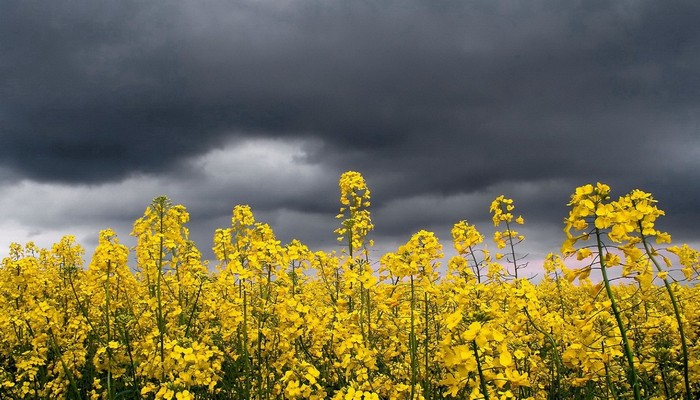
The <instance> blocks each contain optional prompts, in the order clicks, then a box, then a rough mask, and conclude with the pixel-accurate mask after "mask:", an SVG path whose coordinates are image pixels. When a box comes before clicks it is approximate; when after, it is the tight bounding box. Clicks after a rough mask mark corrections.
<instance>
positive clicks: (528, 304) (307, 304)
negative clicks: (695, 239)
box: [0, 172, 700, 400]
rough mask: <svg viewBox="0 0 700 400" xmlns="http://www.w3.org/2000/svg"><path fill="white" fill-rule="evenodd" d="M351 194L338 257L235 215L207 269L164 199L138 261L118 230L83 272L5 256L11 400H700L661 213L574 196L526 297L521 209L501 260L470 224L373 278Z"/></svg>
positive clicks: (687, 299)
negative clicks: (448, 248) (446, 248)
mask: <svg viewBox="0 0 700 400" xmlns="http://www.w3.org/2000/svg"><path fill="white" fill-rule="evenodd" d="M339 187H340V203H341V210H340V214H339V215H338V219H340V220H341V226H340V228H338V230H337V231H336V233H337V235H338V236H339V237H340V240H341V244H342V245H343V247H344V249H343V251H341V252H339V253H336V252H325V251H318V250H313V249H309V248H308V247H307V246H306V245H305V244H304V243H302V242H300V241H298V240H292V241H291V242H289V243H287V244H283V243H281V241H280V240H279V239H278V238H277V236H276V235H275V233H274V231H273V228H272V227H271V226H270V225H268V224H266V223H264V222H261V221H258V220H257V219H256V218H255V216H254V214H253V211H252V209H251V207H250V206H247V205H238V206H235V207H234V208H233V211H232V218H231V224H230V225H229V226H227V227H224V228H220V229H217V230H216V231H215V232H214V235H213V243H212V251H213V254H214V257H215V261H214V263H213V265H211V266H209V265H208V264H207V261H205V260H203V259H202V254H201V253H200V251H199V250H198V248H197V246H196V245H195V244H194V243H193V242H192V241H191V240H190V239H189V231H188V229H187V227H186V224H187V223H188V221H189V214H188V213H187V210H186V209H185V207H184V206H181V205H174V204H172V203H171V202H170V200H169V199H167V198H166V197H159V198H156V199H154V201H153V203H152V204H151V205H150V206H149V207H148V208H147V209H146V211H145V212H144V215H143V216H142V217H141V218H139V219H137V220H136V222H135V224H134V228H133V232H132V235H134V236H135V237H136V245H135V247H134V248H132V249H129V248H127V247H126V246H125V245H123V244H122V243H121V242H120V240H119V238H118V237H117V235H116V233H115V232H114V231H113V230H110V229H105V230H103V231H101V232H100V233H99V235H98V245H97V248H96V249H95V252H94V254H92V255H91V257H90V259H89V261H88V262H87V263H86V262H85V261H84V260H83V257H84V251H83V249H82V247H81V246H80V245H78V244H77V243H76V242H75V238H74V237H72V236H66V237H64V238H62V239H61V240H60V241H59V242H57V243H56V244H55V245H53V246H52V247H51V248H50V249H41V248H38V247H37V246H36V245H35V244H33V243H31V242H30V243H27V244H26V245H20V244H12V245H11V246H10V249H9V255H8V257H6V258H5V259H3V260H2V264H1V265H0V398H1V399H13V400H14V399H23V400H25V399H26V400H29V399H60V398H70V399H74V398H75V399H109V400H113V399H140V398H145V399H167V400H171V399H175V400H190V399H191V400H195V399H231V398H241V399H272V398H275V399H319V400H321V399H337V400H366V399H372V400H380V399H396V400H403V399H410V400H417V399H485V398H488V399H552V398H589V399H594V398H596V399H597V398H632V397H633V396H634V395H635V386H636V387H637V389H636V390H637V392H638V393H639V397H640V398H641V397H642V396H643V397H644V398H650V399H651V398H685V399H689V398H697V396H699V395H700V385H699V384H698V382H700V361H699V360H700V337H699V335H700V291H699V290H698V287H697V285H696V283H697V279H698V274H699V273H700V253H699V252H698V251H697V250H695V249H693V248H691V247H689V246H688V245H684V244H679V245H669V244H670V243H671V236H670V234H668V233H665V232H662V231H659V230H658V229H657V227H656V222H657V220H658V218H660V217H661V216H663V215H664V212H663V211H662V210H660V209H659V208H658V207H657V201H656V200H655V199H654V198H653V197H652V196H651V194H648V193H645V192H642V191H638V190H635V191H632V192H630V193H628V194H627V195H625V196H622V197H620V198H619V199H618V200H612V199H611V197H610V193H611V189H610V187H609V186H607V185H605V184H601V183H599V184H596V185H592V184H589V185H584V186H581V187H579V188H577V189H576V190H575V192H574V193H573V195H572V196H571V202H570V203H569V206H570V207H571V208H570V213H569V215H568V217H567V218H566V219H565V220H564V232H565V238H564V243H563V245H562V249H561V253H562V254H557V253H550V254H548V255H547V256H546V257H545V259H544V261H543V264H542V265H540V266H537V265H531V267H532V268H538V267H541V268H542V272H543V273H540V274H538V277H537V278H536V279H519V278H518V276H517V271H518V269H521V268H522V266H523V265H524V264H525V263H523V262H521V260H522V257H524V256H522V255H520V256H519V255H518V253H516V251H515V246H516V245H518V244H520V243H521V242H522V240H523V237H522V235H520V234H519V233H517V232H516V231H515V230H513V229H512V228H513V226H512V225H513V224H515V225H522V224H524V218H523V217H522V216H515V215H514V214H513V211H514V208H515V206H514V202H513V200H512V199H508V198H505V197H504V196H499V197H497V198H496V199H495V200H494V202H493V203H492V204H491V207H490V212H491V213H492V221H493V223H494V225H495V226H496V227H498V226H500V225H501V224H503V225H505V228H504V229H501V230H499V231H497V232H496V234H495V235H494V241H495V244H496V247H497V248H498V249H499V250H498V251H499V252H500V253H496V254H495V255H494V256H493V258H492V256H491V253H490V252H489V251H488V250H487V248H486V245H485V244H484V237H483V235H482V234H481V233H479V231H478V230H477V227H476V226H474V225H471V224H469V223H467V222H466V220H462V221H459V222H457V223H456V224H455V225H454V226H453V228H452V231H451V234H452V240H453V246H454V249H455V251H456V254H455V255H454V256H453V257H452V258H450V259H449V260H448V262H447V263H444V265H443V261H442V260H443V256H444V254H443V244H442V243H441V242H440V240H439V239H438V237H437V236H436V235H435V234H434V233H433V232H429V231H425V230H420V231H418V232H416V233H415V234H413V235H412V236H410V237H407V241H406V242H405V243H404V244H402V245H400V246H398V248H397V249H396V250H395V251H393V252H389V253H386V254H384V255H376V258H375V254H371V253H370V252H369V251H368V249H369V248H370V247H371V241H370V240H369V238H368V235H369V234H370V233H371V231H372V229H373V225H372V222H371V217H370V214H369V205H370V204H369V200H370V191H369V189H368V187H367V185H366V183H365V181H364V178H363V177H362V176H361V175H360V174H359V173H357V172H348V173H345V174H343V176H342V177H341V180H340V186H339ZM652 239H653V240H652ZM665 245H669V247H667V248H664V247H655V246H665ZM518 251H519V250H518ZM567 256H568V257H569V258H567ZM598 276H603V278H604V279H603V280H602V281H600V278H598ZM625 343H627V345H625ZM630 371H633V372H634V375H633V376H632V375H631V374H630ZM633 378H634V379H633Z"/></svg>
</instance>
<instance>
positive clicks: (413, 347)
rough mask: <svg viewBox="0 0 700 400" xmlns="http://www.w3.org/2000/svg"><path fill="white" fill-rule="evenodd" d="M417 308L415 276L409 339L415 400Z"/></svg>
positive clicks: (412, 392)
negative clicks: (415, 314) (415, 313)
mask: <svg viewBox="0 0 700 400" xmlns="http://www.w3.org/2000/svg"><path fill="white" fill-rule="evenodd" d="M415 308H416V291H415V285H414V283H413V275H411V334H410V336H409V338H408V342H409V346H410V350H411V397H410V400H413V399H414V397H415V394H416V376H417V372H418V371H417V370H418V365H417V364H418V363H417V361H418V360H417V358H418V354H417V353H418V346H417V343H416V322H415V316H414V315H413V314H414V312H415Z"/></svg>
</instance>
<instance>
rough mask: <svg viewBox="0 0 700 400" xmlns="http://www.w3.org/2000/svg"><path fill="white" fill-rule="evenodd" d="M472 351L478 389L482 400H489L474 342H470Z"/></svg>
mask: <svg viewBox="0 0 700 400" xmlns="http://www.w3.org/2000/svg"><path fill="white" fill-rule="evenodd" d="M472 351H473V352H474V358H475V359H476V370H477V372H478V373H479V387H481V393H482V394H483V395H484V400H489V391H488V390H487V389H486V379H485V378H484V370H483V369H482V368H481V360H480V359H479V350H478V349H477V348H476V340H472Z"/></svg>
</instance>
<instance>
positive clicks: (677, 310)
mask: <svg viewBox="0 0 700 400" xmlns="http://www.w3.org/2000/svg"><path fill="white" fill-rule="evenodd" d="M637 224H638V225H639V232H642V229H643V228H642V223H641V221H638V222H637ZM641 237H642V244H644V250H645V251H646V253H647V256H649V259H650V260H651V262H652V263H653V264H654V267H656V270H657V271H658V272H662V269H661V265H659V262H658V261H657V260H656V258H654V256H653V255H652V251H651V249H650V247H649V243H647V239H646V236H645V235H644V234H641ZM663 281H664V286H665V287H666V291H667V292H668V297H670V299H671V304H672V305H673V314H674V315H675V317H676V322H677V323H678V332H679V334H680V339H681V351H682V352H683V383H684V384H685V398H686V400H690V399H691V397H690V396H691V390H690V378H689V373H688V347H687V345H686V340H685V329H684V328H683V318H682V317H681V310H680V306H679V305H678V300H677V299H676V295H675V293H673V288H671V284H670V283H669V282H668V279H667V278H663Z"/></svg>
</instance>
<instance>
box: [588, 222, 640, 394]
mask: <svg viewBox="0 0 700 400" xmlns="http://www.w3.org/2000/svg"><path fill="white" fill-rule="evenodd" d="M595 235H596V244H597V246H598V262H599V264H600V271H601V274H602V275H603V283H604V284H605V291H606V293H607V294H608V299H609V300H610V307H611V308H612V312H613V315H614V316H615V321H616V322H617V326H618V327H619V328H620V336H621V337H622V350H623V352H624V354H625V358H626V360H627V379H628V380H629V383H630V386H632V392H633V394H634V400H641V398H642V396H641V393H640V391H639V382H638V381H637V369H636V368H635V366H634V355H633V354H632V349H631V348H630V343H629V340H628V339H627V329H625V325H624V323H623V322H622V316H621V315H620V309H619V308H618V306H617V301H616V300H615V296H614V294H613V292H612V288H611V287H610V279H608V272H607V270H606V269H607V266H606V265H605V262H604V261H603V243H602V239H601V237H600V236H601V235H600V229H598V228H597V227H596V228H595Z"/></svg>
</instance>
